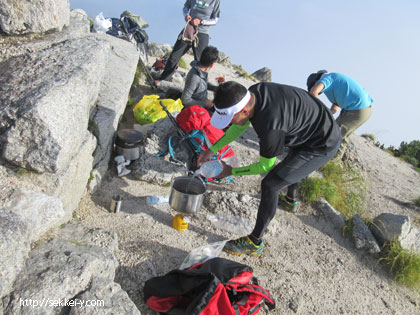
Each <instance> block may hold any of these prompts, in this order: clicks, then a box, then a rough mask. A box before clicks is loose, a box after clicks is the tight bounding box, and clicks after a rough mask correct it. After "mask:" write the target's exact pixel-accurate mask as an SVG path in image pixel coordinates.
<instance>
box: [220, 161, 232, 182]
mask: <svg viewBox="0 0 420 315" xmlns="http://www.w3.org/2000/svg"><path fill="white" fill-rule="evenodd" d="M220 162H222V165H223V170H222V172H221V173H220V174H219V176H217V177H216V178H224V177H228V176H230V175H232V166H230V165H227V164H226V163H225V162H223V161H220Z"/></svg>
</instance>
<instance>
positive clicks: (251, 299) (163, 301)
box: [143, 257, 275, 315]
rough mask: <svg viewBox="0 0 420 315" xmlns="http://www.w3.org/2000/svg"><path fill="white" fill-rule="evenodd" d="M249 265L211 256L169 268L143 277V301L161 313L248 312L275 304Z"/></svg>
mask: <svg viewBox="0 0 420 315" xmlns="http://www.w3.org/2000/svg"><path fill="white" fill-rule="evenodd" d="M256 282H257V280H256V279H255V278H253V271H252V268H251V267H249V266H247V265H243V264H240V263H237V262H235V261H232V260H228V259H224V258H219V257H216V258H213V259H210V260H207V261H206V262H204V263H200V264H197V265H194V266H192V267H191V268H189V269H186V270H172V271H170V272H169V273H167V274H166V275H164V276H161V277H154V278H152V279H149V280H147V281H146V283H145V285H144V290H143V295H144V301H145V303H146V304H147V306H149V307H150V308H151V309H152V310H155V311H157V312H161V313H164V314H201V315H215V314H220V315H236V314H239V315H245V314H246V315H249V314H257V313H258V312H259V311H260V310H261V309H262V308H263V307H265V306H266V307H268V308H269V309H270V310H272V309H274V308H275V301H274V298H273V296H272V295H271V294H270V292H269V291H267V290H266V289H264V288H263V287H261V286H260V285H258V284H257V283H256Z"/></svg>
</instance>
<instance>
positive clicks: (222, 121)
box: [211, 91, 251, 129]
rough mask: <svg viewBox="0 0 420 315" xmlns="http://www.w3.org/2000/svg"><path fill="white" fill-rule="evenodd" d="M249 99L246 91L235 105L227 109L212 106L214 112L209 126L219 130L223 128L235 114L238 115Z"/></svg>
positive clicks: (249, 94)
mask: <svg viewBox="0 0 420 315" xmlns="http://www.w3.org/2000/svg"><path fill="white" fill-rule="evenodd" d="M250 99H251V93H249V91H246V94H245V96H244V97H243V98H242V99H241V100H240V101H239V102H238V103H236V104H235V105H232V106H230V107H228V108H220V109H219V108H217V107H216V106H214V109H215V112H214V114H213V116H212V117H211V124H212V125H213V126H214V127H216V128H219V129H223V128H225V127H226V126H227V125H229V124H230V122H231V121H232V119H233V116H235V114H237V113H239V112H240V111H241V110H243V109H244V107H245V106H246V104H248V102H249V100H250Z"/></svg>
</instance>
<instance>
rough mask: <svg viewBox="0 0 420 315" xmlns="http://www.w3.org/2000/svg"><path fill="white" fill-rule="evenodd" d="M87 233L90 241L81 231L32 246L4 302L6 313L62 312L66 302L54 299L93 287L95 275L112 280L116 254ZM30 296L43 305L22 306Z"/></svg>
mask: <svg viewBox="0 0 420 315" xmlns="http://www.w3.org/2000/svg"><path fill="white" fill-rule="evenodd" d="M70 235H71V234H70ZM85 236H86V237H83V238H85V239H86V240H87V241H84V240H83V241H79V240H78V238H79V237H81V236H80V235H74V238H72V237H70V238H69V239H67V238H66V239H58V238H56V239H53V240H51V241H49V242H48V243H44V244H40V245H38V247H36V248H35V249H34V250H32V251H31V253H30V255H29V258H28V259H27V261H26V264H25V268H24V269H23V270H22V272H21V273H20V274H19V276H18V277H17V280H16V281H15V283H14V285H13V290H12V291H11V292H12V293H11V294H10V295H9V296H8V299H7V303H6V304H5V305H4V306H3V307H4V310H5V313H6V314H18V313H19V314H58V313H60V312H61V311H63V310H64V305H63V304H61V305H57V306H55V307H54V305H53V303H54V302H55V301H66V300H67V301H68V300H71V299H73V298H75V297H76V296H78V295H80V294H81V293H82V292H84V291H86V290H88V289H89V288H90V285H91V283H92V279H94V278H95V277H102V278H104V279H107V280H108V281H109V282H112V281H113V279H114V276H115V268H116V267H117V265H118V263H117V261H116V259H115V257H114V255H113V254H112V253H111V252H110V251H109V250H106V249H103V248H101V247H98V246H96V245H91V244H89V241H88V240H89V236H87V235H85ZM59 237H60V235H59ZM30 300H31V301H38V303H39V304H38V305H39V307H36V308H34V307H22V305H21V303H22V301H30ZM42 301H44V305H43V306H41V305H40V303H42Z"/></svg>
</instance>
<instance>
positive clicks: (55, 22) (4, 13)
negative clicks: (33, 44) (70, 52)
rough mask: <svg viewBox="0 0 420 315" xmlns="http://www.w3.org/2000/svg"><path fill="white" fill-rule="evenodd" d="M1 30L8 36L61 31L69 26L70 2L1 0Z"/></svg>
mask: <svg viewBox="0 0 420 315" xmlns="http://www.w3.org/2000/svg"><path fill="white" fill-rule="evenodd" d="M0 8H1V10H0V28H1V30H2V31H3V32H5V33H6V34H8V35H19V34H28V33H45V32H50V31H61V29H62V28H63V26H65V25H68V24H69V13H70V2H69V0H42V1H39V0H38V1H21V0H0Z"/></svg>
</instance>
